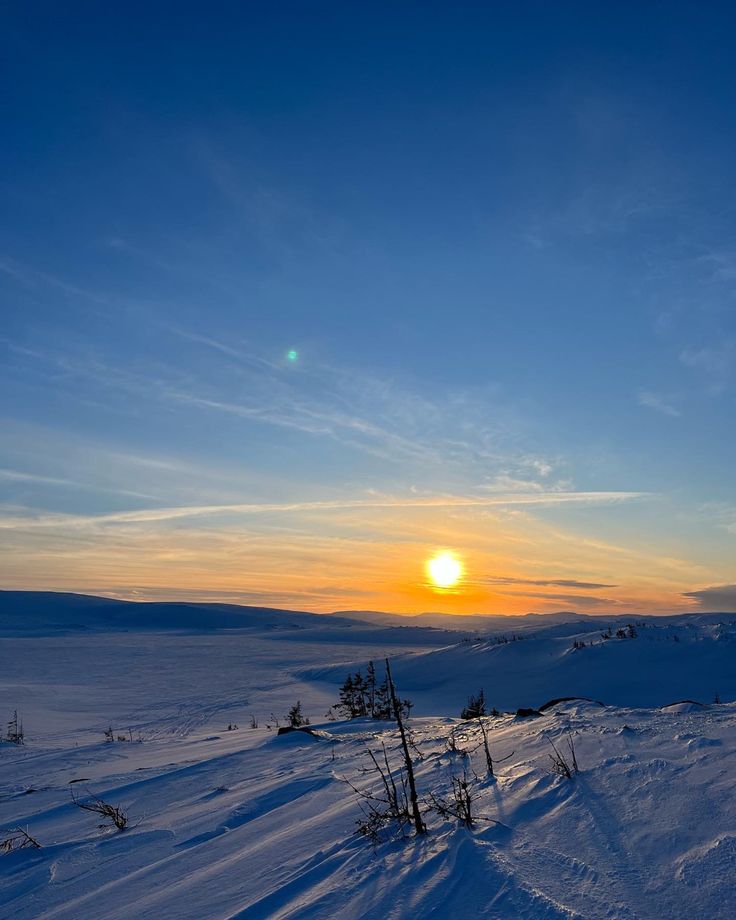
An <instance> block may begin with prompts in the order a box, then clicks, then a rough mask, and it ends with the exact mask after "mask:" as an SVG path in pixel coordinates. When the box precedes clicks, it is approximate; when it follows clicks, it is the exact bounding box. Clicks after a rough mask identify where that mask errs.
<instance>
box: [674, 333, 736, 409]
mask: <svg viewBox="0 0 736 920" xmlns="http://www.w3.org/2000/svg"><path fill="white" fill-rule="evenodd" d="M680 361H681V362H682V363H683V364H684V365H686V366H687V367H690V368H693V369H694V370H696V371H699V372H700V373H701V374H702V375H703V377H704V379H705V380H706V383H707V387H708V392H709V393H710V394H711V395H713V396H718V395H719V394H720V393H722V392H723V391H724V390H725V389H726V386H727V385H728V384H729V382H730V380H731V376H732V373H733V368H734V363H735V362H736V342H734V341H732V340H727V341H725V342H722V343H721V344H719V345H711V346H707V347H704V348H686V349H685V350H684V351H683V352H681V354H680Z"/></svg>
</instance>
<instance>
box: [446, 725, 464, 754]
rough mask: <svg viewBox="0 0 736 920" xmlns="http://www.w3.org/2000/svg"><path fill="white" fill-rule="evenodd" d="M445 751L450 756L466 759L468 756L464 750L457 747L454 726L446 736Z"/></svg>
mask: <svg viewBox="0 0 736 920" xmlns="http://www.w3.org/2000/svg"><path fill="white" fill-rule="evenodd" d="M447 750H448V751H449V752H450V753H451V754H460V755H461V756H462V757H466V756H467V754H468V752H467V751H466V750H465V749H464V748H461V747H458V744H457V736H456V735H455V728H454V726H453V728H451V729H450V734H449V735H448V736H447Z"/></svg>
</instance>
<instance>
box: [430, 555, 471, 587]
mask: <svg viewBox="0 0 736 920" xmlns="http://www.w3.org/2000/svg"><path fill="white" fill-rule="evenodd" d="M426 569H427V575H428V576H429V580H430V581H431V582H432V584H433V585H434V586H435V587H436V588H451V587H452V586H453V585H456V584H457V583H458V582H459V581H460V579H461V578H462V577H463V564H462V562H461V561H460V560H459V559H458V558H457V556H456V555H455V554H454V553H450V552H442V553H437V554H436V555H434V556H432V558H431V559H428V560H427V565H426Z"/></svg>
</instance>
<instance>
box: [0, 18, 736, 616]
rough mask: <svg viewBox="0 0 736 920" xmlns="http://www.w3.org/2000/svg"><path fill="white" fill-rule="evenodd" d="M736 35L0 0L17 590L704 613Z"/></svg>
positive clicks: (712, 524) (717, 530)
mask: <svg viewBox="0 0 736 920" xmlns="http://www.w3.org/2000/svg"><path fill="white" fill-rule="evenodd" d="M735 27H736V14H734V13H733V12H732V10H731V9H730V8H729V5H727V4H718V3H716V4H709V5H708V8H707V9H706V10H703V9H702V7H700V6H699V5H697V4H694V3H667V4H658V3H651V4H646V5H641V6H640V5H634V4H615V5H614V4H611V5H609V6H608V7H605V6H604V5H602V4H599V5H596V7H595V9H593V8H591V7H590V5H589V4H579V3H566V4H555V5H552V4H541V3H539V4H537V3H522V4H474V3H467V4H463V3H460V4H439V3H421V4H418V3H417V4H412V3H406V4H384V3H373V4H365V5H358V4H335V3H309V4H306V3H284V4H279V5H269V6H268V7H266V6H263V5H256V4H209V5H206V6H205V5H203V4H184V5H183V6H182V5H166V4H160V5H156V9H155V10H153V11H152V10H151V9H150V8H147V7H144V6H143V5H140V4H130V5H126V7H125V9H124V10H122V9H121V10H119V11H116V13H115V14H114V15H113V14H112V13H111V12H110V10H108V9H104V8H103V7H100V6H99V5H98V4H70V5H66V6H65V8H63V9H62V8H61V7H59V6H58V5H55V4H33V5H30V6H27V7H25V8H23V9H20V8H19V9H15V10H13V11H12V12H11V13H9V14H7V15H6V17H5V27H4V29H3V33H4V37H3V39H2V41H3V46H4V47H3V54H2V59H3V61H4V64H3V77H4V79H3V85H4V89H3V122H4V126H5V132H4V133H5V137H6V143H4V144H3V145H2V150H0V157H2V166H3V170H2V177H3V178H2V181H1V182H0V205H1V207H2V214H3V220H2V221H1V222H0V310H1V311H2V318H3V323H2V328H1V329H0V349H2V351H1V353H2V365H1V366H0V384H1V386H0V400H1V403H0V413H1V417H2V423H3V430H4V437H3V438H2V442H1V443H0V468H2V472H0V500H1V501H2V507H1V508H0V545H2V547H3V550H4V559H5V562H4V563H3V564H2V568H0V582H1V583H2V584H3V585H4V586H6V587H28V588H31V587H36V588H58V589H65V590H88V591H100V592H104V593H108V594H117V595H120V596H137V597H178V596H182V595H185V596H191V597H207V598H218V597H223V598H224V597H226V598H228V599H234V600H242V601H245V602H259V603H269V602H271V603H277V604H288V605H291V606H302V607H308V608H309V609H319V610H322V609H335V608H337V607H356V606H360V607H367V606H372V607H379V606H380V607H382V608H384V609H394V610H406V611H414V610H421V609H447V610H458V611H459V610H462V611H463V612H465V611H468V610H478V611H481V610H488V611H493V612H504V611H505V610H507V609H508V610H509V611H518V610H525V609H560V608H561V607H570V606H573V607H575V609H588V610H591V611H592V610H594V609H595V610H603V609H605V610H609V609H611V610H620V611H629V610H639V609H651V610H656V611H660V610H662V611H663V610H671V609H680V608H685V609H690V608H694V607H697V606H698V605H703V606H704V607H706V608H707V607H708V606H711V605H712V603H711V602H713V603H715V602H716V600H717V604H718V606H720V607H722V606H723V605H724V593H723V589H721V590H720V591H719V592H714V593H711V594H709V593H708V591H707V589H709V588H712V587H713V588H715V587H716V586H723V585H726V586H727V585H731V584H733V582H734V581H736V572H734V563H733V558H734V548H735V546H736V544H734V540H736V484H735V480H734V477H733V458H734V455H735V453H736V450H735V448H736V435H735V434H734V425H733V418H734V386H735V385H736V375H735V374H734V371H735V370H736V314H735V309H734V293H735V292H736V209H735V207H734V202H733V184H734V183H733V169H734V167H733V163H734V148H735V143H736V137H735V132H736V114H734V113H736V106H734V90H735V88H736V87H735V84H736V69H735V68H734V66H733V63H732V48H733V39H734V33H735V31H736V28H735ZM289 349H295V350H296V351H297V352H298V359H297V360H296V361H293V362H290V361H289V360H288V359H287V358H286V354H287V352H288V350H289ZM256 506H259V507H256ZM121 515H122V517H121ZM126 515H127V517H126ZM443 548H449V549H451V550H452V551H454V552H457V553H458V554H459V555H460V556H462V557H463V559H464V560H465V566H466V576H467V577H466V580H465V583H464V584H463V586H462V589H458V590H457V591H453V592H446V593H444V594H443V593H438V592H436V591H433V590H432V589H431V588H430V587H429V586H427V585H426V584H424V581H423V574H422V572H423V567H422V561H423V560H424V559H425V558H426V556H427V554H431V553H432V552H434V551H435V550H437V549H443ZM499 579H501V581H500V582H499ZM504 579H510V580H511V581H508V582H507V581H503V580H504ZM560 581H562V582H580V583H581V585H583V584H602V585H608V586H610V587H609V588H606V589H598V588H596V589H589V588H582V587H581V588H580V589H577V588H575V587H572V588H570V587H568V590H567V591H566V592H565V591H564V590H563V589H561V588H560V587H559V586H555V585H554V582H560ZM529 582H535V583H537V582H542V583H541V584H534V585H530V584H529ZM499 584H500V585H502V586H506V587H504V588H503V590H499V588H498V586H499ZM509 585H510V587H509ZM702 591H705V594H701V593H697V592H702ZM693 592H696V593H695V594H694V595H693ZM563 594H565V595H566V596H564V597H563V596H562V595H563ZM730 596H733V597H734V603H733V605H734V606H736V589H734V591H733V592H732V593H731V594H730V595H729V593H728V591H726V594H725V597H726V598H728V597H730Z"/></svg>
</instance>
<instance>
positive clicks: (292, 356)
mask: <svg viewBox="0 0 736 920" xmlns="http://www.w3.org/2000/svg"><path fill="white" fill-rule="evenodd" d="M298 357H299V352H298V351H296V349H294V348H290V349H289V351H287V352H286V358H287V360H288V361H296V360H297V358H298Z"/></svg>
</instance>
